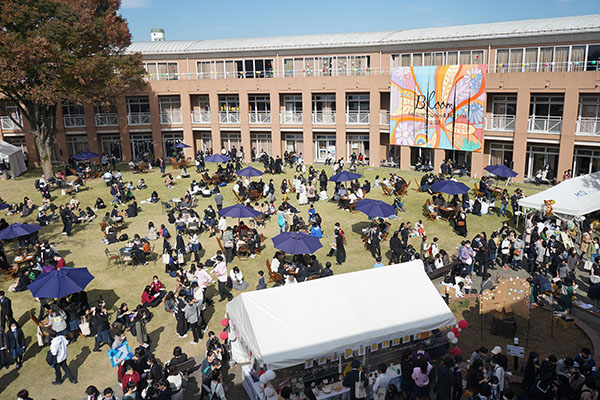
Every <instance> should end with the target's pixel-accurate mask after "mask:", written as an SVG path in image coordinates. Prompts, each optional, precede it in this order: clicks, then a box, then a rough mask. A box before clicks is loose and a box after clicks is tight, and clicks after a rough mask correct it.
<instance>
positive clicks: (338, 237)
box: [335, 229, 346, 265]
mask: <svg viewBox="0 0 600 400" xmlns="http://www.w3.org/2000/svg"><path fill="white" fill-rule="evenodd" d="M335 261H336V263H337V265H342V264H343V263H344V262H345V261H346V249H345V247H344V237H343V236H342V233H341V232H340V230H339V229H336V230H335Z"/></svg>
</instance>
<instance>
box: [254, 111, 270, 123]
mask: <svg viewBox="0 0 600 400" xmlns="http://www.w3.org/2000/svg"><path fill="white" fill-rule="evenodd" d="M250 123H251V124H270V123H271V113H270V112H251V113H250Z"/></svg>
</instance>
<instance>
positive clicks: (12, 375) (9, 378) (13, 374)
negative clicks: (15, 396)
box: [0, 364, 19, 388]
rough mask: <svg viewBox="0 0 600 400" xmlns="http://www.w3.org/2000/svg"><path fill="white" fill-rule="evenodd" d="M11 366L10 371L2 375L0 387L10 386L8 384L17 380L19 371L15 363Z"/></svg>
mask: <svg viewBox="0 0 600 400" xmlns="http://www.w3.org/2000/svg"><path fill="white" fill-rule="evenodd" d="M9 368H12V369H11V371H10V372H9V373H7V374H4V375H2V376H0V387H3V388H6V387H8V385H9V384H10V383H11V382H13V381H14V380H16V379H17V378H18V376H19V371H17V370H16V369H15V367H14V364H13V365H11V366H10V367H9Z"/></svg>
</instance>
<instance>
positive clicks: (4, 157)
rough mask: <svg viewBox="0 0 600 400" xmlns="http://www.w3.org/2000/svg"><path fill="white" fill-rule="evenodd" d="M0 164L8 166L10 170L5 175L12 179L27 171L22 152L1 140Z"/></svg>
mask: <svg viewBox="0 0 600 400" xmlns="http://www.w3.org/2000/svg"><path fill="white" fill-rule="evenodd" d="M0 162H4V163H6V164H7V165H9V167H10V169H8V170H7V173H8V175H9V176H10V177H11V178H13V179H14V178H16V177H17V176H19V175H21V174H22V173H23V172H25V171H27V167H26V166H25V155H24V154H23V150H21V149H20V148H18V147H17V146H13V145H12V144H10V143H8V142H5V141H2V140H0Z"/></svg>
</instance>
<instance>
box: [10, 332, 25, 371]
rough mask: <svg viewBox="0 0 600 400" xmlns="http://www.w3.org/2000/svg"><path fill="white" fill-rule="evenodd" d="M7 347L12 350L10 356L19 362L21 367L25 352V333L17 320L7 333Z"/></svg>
mask: <svg viewBox="0 0 600 400" xmlns="http://www.w3.org/2000/svg"><path fill="white" fill-rule="evenodd" d="M6 347H7V348H8V350H9V351H10V356H11V357H12V358H13V359H14V360H15V362H16V363H17V369H19V368H21V367H22V366H23V354H25V335H23V331H22V330H21V328H20V327H19V326H18V325H17V323H16V322H13V323H12V324H11V325H10V330H9V331H8V332H7V333H6Z"/></svg>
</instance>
